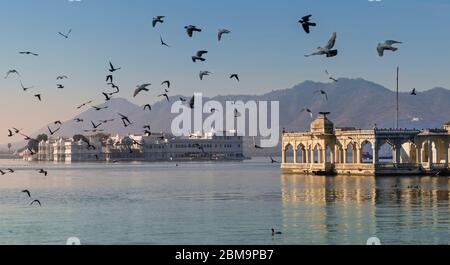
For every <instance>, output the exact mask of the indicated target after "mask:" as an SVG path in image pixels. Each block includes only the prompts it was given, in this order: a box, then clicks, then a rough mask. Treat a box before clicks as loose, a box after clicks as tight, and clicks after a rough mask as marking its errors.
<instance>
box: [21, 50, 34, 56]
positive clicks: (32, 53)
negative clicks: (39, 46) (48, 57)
mask: <svg viewBox="0 0 450 265" xmlns="http://www.w3.org/2000/svg"><path fill="white" fill-rule="evenodd" d="M19 53H20V54H26V55H33V56H39V54H37V53H34V52H29V51H26V52H19Z"/></svg>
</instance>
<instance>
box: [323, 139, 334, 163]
mask: <svg viewBox="0 0 450 265" xmlns="http://www.w3.org/2000/svg"><path fill="white" fill-rule="evenodd" d="M333 153H334V151H333V150H331V146H330V145H329V144H327V145H326V147H325V159H324V161H323V162H325V163H331V162H332V161H334V158H333V157H332V156H333Z"/></svg>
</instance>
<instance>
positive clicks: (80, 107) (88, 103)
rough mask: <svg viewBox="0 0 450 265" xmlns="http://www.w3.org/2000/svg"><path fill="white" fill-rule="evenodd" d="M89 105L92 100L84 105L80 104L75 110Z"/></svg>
mask: <svg viewBox="0 0 450 265" xmlns="http://www.w3.org/2000/svg"><path fill="white" fill-rule="evenodd" d="M91 103H92V100H90V101H88V102H86V103H83V104H81V105H80V106H78V107H77V109H81V108H82V107H84V106H86V105H88V104H91Z"/></svg>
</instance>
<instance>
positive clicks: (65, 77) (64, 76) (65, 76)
mask: <svg viewBox="0 0 450 265" xmlns="http://www.w3.org/2000/svg"><path fill="white" fill-rule="evenodd" d="M67 78H69V77H68V76H67V75H60V76H57V77H56V80H63V79H67Z"/></svg>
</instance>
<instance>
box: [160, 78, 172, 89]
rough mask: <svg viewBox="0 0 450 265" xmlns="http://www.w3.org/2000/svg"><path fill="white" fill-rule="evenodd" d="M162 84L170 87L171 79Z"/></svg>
mask: <svg viewBox="0 0 450 265" xmlns="http://www.w3.org/2000/svg"><path fill="white" fill-rule="evenodd" d="M161 85H162V86H163V85H166V86H167V88H170V81H169V80H166V81H164V82H162V83H161Z"/></svg>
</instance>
